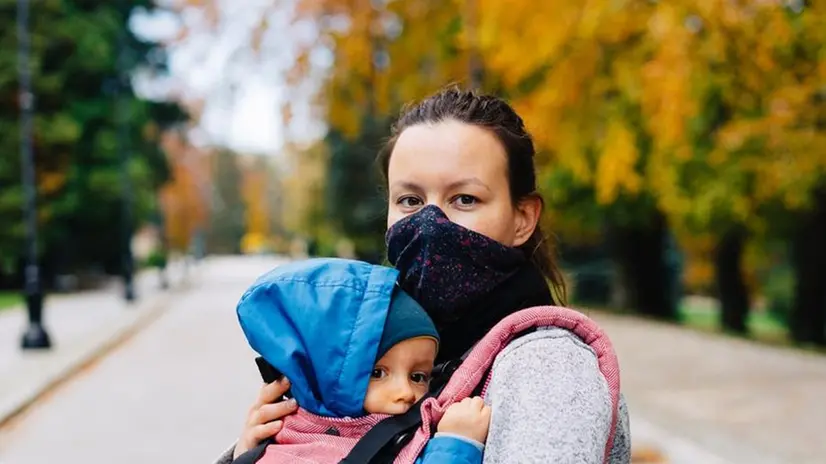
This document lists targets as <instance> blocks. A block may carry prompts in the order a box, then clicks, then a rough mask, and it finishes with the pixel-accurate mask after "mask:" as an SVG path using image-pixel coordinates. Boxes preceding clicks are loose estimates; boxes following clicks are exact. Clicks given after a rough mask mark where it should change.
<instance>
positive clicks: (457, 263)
mask: <svg viewBox="0 0 826 464" xmlns="http://www.w3.org/2000/svg"><path fill="white" fill-rule="evenodd" d="M385 241H386V244H387V257H388V259H389V261H390V263H391V264H392V265H393V266H395V267H396V269H398V271H399V284H400V285H401V287H402V289H404V291H406V292H407V293H408V294H409V295H410V296H412V297H413V298H415V299H416V300H417V301H418V302H419V303H420V304H421V305H422V306H424V308H425V309H426V310H427V312H428V314H429V315H430V317H432V318H433V321H434V322H435V323H436V324H437V326H438V325H442V326H443V325H444V324H446V323H450V322H453V321H456V320H457V319H459V318H460V317H461V316H462V315H463V314H464V313H465V312H466V311H467V310H469V309H470V307H471V305H473V304H475V303H478V302H479V301H480V300H481V299H483V298H484V297H485V295H487V294H488V293H489V292H491V291H492V290H493V289H494V288H495V287H496V286H497V285H499V284H500V283H502V282H503V281H505V280H507V279H508V277H510V276H512V275H513V274H515V273H516V272H517V271H518V270H519V269H520V268H521V267H522V266H523V265H524V264H525V263H526V262H527V258H526V257H525V253H524V252H523V251H522V250H520V249H518V248H513V247H508V246H505V245H502V244H501V243H499V242H497V241H496V240H493V239H491V238H488V237H486V236H484V235H482V234H479V233H477V232H474V231H472V230H469V229H466V228H464V227H462V226H460V225H458V224H456V223H453V222H451V221H450V219H448V218H447V216H446V215H445V213H444V212H443V211H442V210H441V209H439V208H438V207H436V206H433V205H429V206H426V207H424V208H422V209H421V211H419V212H417V213H416V214H412V215H410V216H408V217H406V218H404V219H402V220H400V221H398V222H397V223H395V224H393V226H392V227H390V229H389V230H388V231H387V235H386V237H385Z"/></svg>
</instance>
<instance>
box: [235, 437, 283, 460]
mask: <svg viewBox="0 0 826 464" xmlns="http://www.w3.org/2000/svg"><path fill="white" fill-rule="evenodd" d="M274 443H275V439H274V438H272V437H270V438H267V439H266V440H264V441H262V442H261V443H259V444H258V446H256V447H255V448H252V449H250V450H248V451H247V452H245V453H244V454H242V455H240V456H238V457H237V458H235V459H234V460H233V461H232V464H255V463H256V462H258V460H259V459H261V458H262V457H263V456H264V453H265V452H266V451H267V447H268V446H270V445H272V444H274Z"/></svg>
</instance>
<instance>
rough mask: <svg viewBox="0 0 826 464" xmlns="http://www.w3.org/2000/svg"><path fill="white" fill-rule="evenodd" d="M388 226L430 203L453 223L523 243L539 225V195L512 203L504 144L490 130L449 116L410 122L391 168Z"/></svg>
mask: <svg viewBox="0 0 826 464" xmlns="http://www.w3.org/2000/svg"><path fill="white" fill-rule="evenodd" d="M387 177H388V189H389V202H388V209H387V226H388V227H390V226H392V225H393V224H395V223H396V221H398V220H400V219H402V218H404V217H405V216H407V215H410V214H413V213H415V212H417V211H419V210H420V209H421V208H423V207H425V206H427V205H435V206H438V207H439V208H440V209H441V210H442V211H444V212H445V214H446V215H447V216H448V217H449V218H450V220H451V221H452V222H455V223H456V224H459V225H461V226H463V227H465V228H467V229H471V230H473V231H475V232H478V233H480V234H482V235H485V236H487V237H489V238H492V239H494V240H496V241H498V242H500V243H502V244H504V245H508V246H514V247H516V246H520V245H522V244H524V243H525V242H526V241H527V240H528V238H530V236H531V234H533V231H534V229H535V228H536V224H537V221H538V220H539V213H540V210H541V201H540V200H539V199H538V198H528V199H525V200H522V201H520V202H519V203H518V204H517V205H516V206H514V204H513V201H512V200H511V195H510V188H509V184H508V162H507V154H506V153H505V148H504V147H503V146H502V144H501V143H500V142H499V140H498V139H497V138H496V137H495V136H494V135H493V133H491V132H489V131H488V130H486V129H483V128H481V127H477V126H474V125H472V124H465V123H462V122H458V121H455V120H447V121H444V122H440V123H438V124H432V125H426V124H419V125H415V126H411V127H408V128H407V129H405V130H404V131H403V132H402V133H401V134H400V135H399V138H398V140H397V141H396V145H395V147H394V149H393V152H392V154H391V156H390V163H389V167H388V173H387Z"/></svg>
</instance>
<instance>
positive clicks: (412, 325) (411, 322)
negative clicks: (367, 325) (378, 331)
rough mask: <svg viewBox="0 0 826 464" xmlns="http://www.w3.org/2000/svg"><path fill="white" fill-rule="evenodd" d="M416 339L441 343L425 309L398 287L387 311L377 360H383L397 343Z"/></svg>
mask: <svg viewBox="0 0 826 464" xmlns="http://www.w3.org/2000/svg"><path fill="white" fill-rule="evenodd" d="M416 337H430V338H433V339H434V340H436V343H437V344H438V343H439V332H437V331H436V326H435V325H433V321H432V320H430V317H429V316H428V315H427V313H426V312H425V310H424V308H422V306H421V305H420V304H419V303H417V302H416V300H414V299H413V298H411V297H410V295H408V294H407V293H405V292H404V291H403V290H402V289H400V288H398V287H396V289H395V290H394V291H393V298H392V300H391V301H390V308H389V309H388V310H387V320H386V321H385V323H384V331H383V332H382V335H381V341H380V342H379V351H378V355H377V356H376V360H379V359H381V357H382V356H384V355H385V354H386V353H387V352H388V351H390V348H393V347H394V346H395V345H396V344H397V343H399V342H402V341H404V340H409V339H411V338H416Z"/></svg>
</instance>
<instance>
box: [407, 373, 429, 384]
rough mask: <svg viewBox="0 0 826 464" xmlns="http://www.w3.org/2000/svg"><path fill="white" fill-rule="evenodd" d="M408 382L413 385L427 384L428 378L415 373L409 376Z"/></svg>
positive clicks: (423, 374) (425, 375) (422, 374)
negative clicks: (413, 383)
mask: <svg viewBox="0 0 826 464" xmlns="http://www.w3.org/2000/svg"><path fill="white" fill-rule="evenodd" d="M410 380H412V381H413V382H415V383H427V382H429V381H430V376H429V375H427V374H425V373H422V372H415V373H413V374H410Z"/></svg>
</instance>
